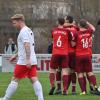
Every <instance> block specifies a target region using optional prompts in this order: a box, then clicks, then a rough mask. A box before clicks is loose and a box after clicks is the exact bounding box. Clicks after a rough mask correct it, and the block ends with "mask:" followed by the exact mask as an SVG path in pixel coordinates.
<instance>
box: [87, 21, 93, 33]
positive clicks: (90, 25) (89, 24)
mask: <svg viewBox="0 0 100 100" xmlns="http://www.w3.org/2000/svg"><path fill="white" fill-rule="evenodd" d="M87 25H88V26H89V28H91V29H92V30H93V32H94V31H95V27H94V26H93V25H92V24H91V23H89V22H88V21H87Z"/></svg>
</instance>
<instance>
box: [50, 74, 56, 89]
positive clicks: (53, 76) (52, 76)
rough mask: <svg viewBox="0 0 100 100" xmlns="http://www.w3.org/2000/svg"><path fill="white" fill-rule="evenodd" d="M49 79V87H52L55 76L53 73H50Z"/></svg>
mask: <svg viewBox="0 0 100 100" xmlns="http://www.w3.org/2000/svg"><path fill="white" fill-rule="evenodd" d="M49 79H50V85H51V87H54V86H55V74H54V73H50V75H49Z"/></svg>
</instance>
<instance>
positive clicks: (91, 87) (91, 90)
mask: <svg viewBox="0 0 100 100" xmlns="http://www.w3.org/2000/svg"><path fill="white" fill-rule="evenodd" d="M86 77H87V80H88V82H89V76H88V74H86ZM89 87H90V93H92V92H93V91H94V88H93V85H92V84H91V83H90V82H89Z"/></svg>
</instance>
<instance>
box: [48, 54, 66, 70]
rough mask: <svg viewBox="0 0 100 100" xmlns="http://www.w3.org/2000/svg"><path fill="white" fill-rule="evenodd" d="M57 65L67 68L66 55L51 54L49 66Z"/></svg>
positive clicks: (53, 67)
mask: <svg viewBox="0 0 100 100" xmlns="http://www.w3.org/2000/svg"><path fill="white" fill-rule="evenodd" d="M58 67H62V68H68V55H52V57H51V62H50V68H51V69H58Z"/></svg>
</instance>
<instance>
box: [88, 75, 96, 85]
mask: <svg viewBox="0 0 100 100" xmlns="http://www.w3.org/2000/svg"><path fill="white" fill-rule="evenodd" d="M89 82H90V83H91V84H93V86H96V77H95V75H92V76H89Z"/></svg>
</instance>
